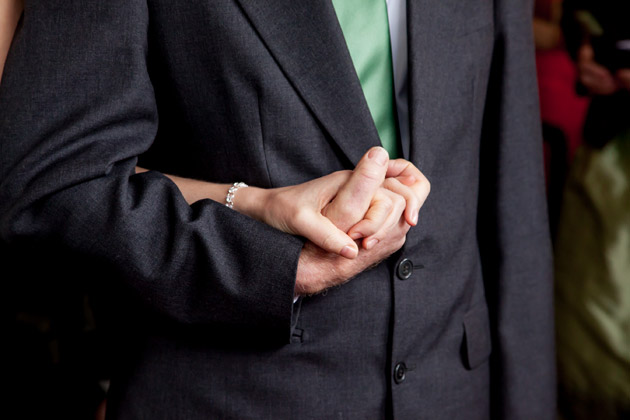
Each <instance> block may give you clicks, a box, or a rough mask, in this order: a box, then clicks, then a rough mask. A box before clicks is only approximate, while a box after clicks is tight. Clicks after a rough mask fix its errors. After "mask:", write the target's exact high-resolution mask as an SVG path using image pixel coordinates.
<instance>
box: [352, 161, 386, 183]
mask: <svg viewBox="0 0 630 420" xmlns="http://www.w3.org/2000/svg"><path fill="white" fill-rule="evenodd" d="M355 174H356V175H357V176H358V177H359V179H360V180H362V181H364V182H369V183H370V184H372V183H376V182H378V183H379V184H380V183H382V182H383V181H384V180H385V173H384V171H383V170H380V169H379V168H377V167H376V166H374V165H364V166H362V167H361V168H358V169H357V170H356V172H355Z"/></svg>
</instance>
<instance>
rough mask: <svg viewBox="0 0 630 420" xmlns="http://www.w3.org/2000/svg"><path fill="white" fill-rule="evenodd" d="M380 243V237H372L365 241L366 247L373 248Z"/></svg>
mask: <svg viewBox="0 0 630 420" xmlns="http://www.w3.org/2000/svg"><path fill="white" fill-rule="evenodd" d="M377 243H378V239H376V238H372V239H370V240H369V241H367V242H366V243H365V249H372V248H373V247H374V245H376V244H377Z"/></svg>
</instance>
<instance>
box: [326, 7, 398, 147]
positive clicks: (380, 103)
mask: <svg viewBox="0 0 630 420" xmlns="http://www.w3.org/2000/svg"><path fill="white" fill-rule="evenodd" d="M332 2H333V5H334V6H335V12H336V13H337V18H338V19H339V24H340V25H341V29H342V31H343V35H344V37H345V39H346V44H347V45H348V50H349V51H350V57H352V62H353V64H354V68H355V69H356V71H357V75H358V76H359V81H360V82H361V87H362V88H363V94H364V95H365V99H366V101H367V104H368V107H369V108H370V113H371V114H372V119H373V120H374V124H375V125H376V129H377V130H378V135H379V137H380V138H381V143H382V144H383V147H384V148H385V149H386V150H387V151H388V152H389V156H390V158H396V157H398V135H397V131H398V125H397V124H396V118H395V114H394V77H393V71H392V52H391V44H390V41H389V22H388V17H387V4H386V3H385V0H332Z"/></svg>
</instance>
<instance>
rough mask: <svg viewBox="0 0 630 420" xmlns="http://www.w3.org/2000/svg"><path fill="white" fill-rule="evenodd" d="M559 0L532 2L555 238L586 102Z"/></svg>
mask: <svg viewBox="0 0 630 420" xmlns="http://www.w3.org/2000/svg"><path fill="white" fill-rule="evenodd" d="M561 16H562V0H536V2H535V10H534V40H535V44H536V70H537V76H538V91H539V95H540V113H541V118H542V123H543V140H544V146H545V174H546V180H547V198H548V203H549V221H550V225H551V232H552V234H553V235H554V237H555V233H556V227H557V223H558V217H559V213H560V208H561V202H562V191H563V188H564V183H565V179H566V173H567V167H568V164H569V162H570V161H571V159H572V158H573V155H574V154H575V150H576V149H577V147H578V146H579V145H580V144H581V143H582V128H583V124H584V117H585V115H586V110H587V107H588V103H589V99H588V98H587V97H584V96H580V95H578V94H577V93H576V92H575V83H576V82H577V77H578V76H577V70H576V68H575V65H574V63H573V62H572V60H571V57H570V56H569V54H568V52H567V49H566V47H565V43H564V37H563V35H562V28H561V27H560V19H561Z"/></svg>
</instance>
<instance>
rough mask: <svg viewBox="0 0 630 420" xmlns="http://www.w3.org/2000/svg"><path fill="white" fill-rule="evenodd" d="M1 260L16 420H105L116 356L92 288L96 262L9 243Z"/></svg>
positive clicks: (6, 362) (8, 406)
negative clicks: (102, 411)
mask: <svg viewBox="0 0 630 420" xmlns="http://www.w3.org/2000/svg"><path fill="white" fill-rule="evenodd" d="M0 255H1V260H2V266H3V268H4V269H6V271H5V274H3V280H4V281H3V284H4V285H5V287H4V289H3V293H2V296H3V299H2V308H3V309H2V322H3V324H4V325H3V326H4V329H3V331H4V335H3V349H4V351H5V355H4V357H3V369H2V372H3V380H4V383H5V385H6V386H7V387H6V389H7V390H6V391H4V393H3V395H4V398H6V401H5V403H4V404H3V408H4V410H6V412H10V413H12V414H11V416H10V417H8V418H11V419H15V420H19V419H25V420H26V419H45V418H54V419H71V420H72V419H77V420H93V419H98V418H99V417H98V416H97V409H98V406H99V404H101V403H102V402H103V401H104V398H105V392H106V388H107V379H108V378H109V365H110V363H109V360H110V357H111V355H112V352H111V349H110V347H111V346H110V345H109V344H108V343H107V340H106V339H105V335H106V334H107V331H108V328H107V327H106V326H105V325H104V324H102V323H100V322H98V321H96V319H97V318H98V317H97V316H96V315H97V314H96V313H95V312H96V311H95V305H94V303H95V302H94V298H93V297H92V296H91V295H92V294H93V293H92V292H96V291H95V290H94V289H88V285H90V284H91V282H92V281H93V280H94V273H93V272H90V270H89V265H90V263H89V262H88V260H86V261H85V262H80V261H70V260H68V259H64V258H63V254H62V253H59V254H57V253H55V254H54V255H52V254H50V253H49V254H48V256H47V255H46V254H43V253H41V252H39V251H38V250H37V249H30V248H29V249H27V248H20V247H13V246H12V247H7V246H4V245H3V244H1V243H0ZM69 267H73V268H71V269H70V268H69ZM94 294H96V293H94ZM100 418H103V417H100Z"/></svg>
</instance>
